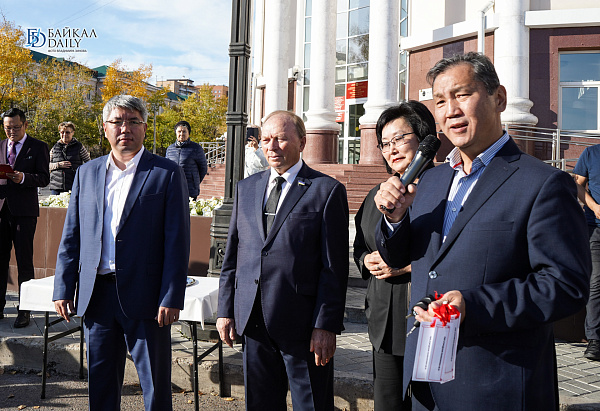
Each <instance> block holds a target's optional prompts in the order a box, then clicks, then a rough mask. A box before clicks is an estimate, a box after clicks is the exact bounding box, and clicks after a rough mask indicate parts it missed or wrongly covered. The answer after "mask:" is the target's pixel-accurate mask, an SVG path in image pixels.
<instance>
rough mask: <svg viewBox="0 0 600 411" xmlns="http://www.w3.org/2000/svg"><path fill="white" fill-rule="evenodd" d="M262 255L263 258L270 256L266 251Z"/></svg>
mask: <svg viewBox="0 0 600 411" xmlns="http://www.w3.org/2000/svg"><path fill="white" fill-rule="evenodd" d="M261 255H262V256H263V257H266V256H267V255H269V253H267V252H266V251H263V252H262V253H261Z"/></svg>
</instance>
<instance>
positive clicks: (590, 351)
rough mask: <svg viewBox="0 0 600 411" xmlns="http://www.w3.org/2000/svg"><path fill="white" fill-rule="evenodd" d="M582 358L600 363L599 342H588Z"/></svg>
mask: <svg viewBox="0 0 600 411" xmlns="http://www.w3.org/2000/svg"><path fill="white" fill-rule="evenodd" d="M583 356H584V357H585V358H587V359H588V360H594V361H600V340H590V341H589V342H588V346H587V348H586V349H585V353H583Z"/></svg>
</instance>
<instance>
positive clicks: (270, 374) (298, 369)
mask: <svg viewBox="0 0 600 411" xmlns="http://www.w3.org/2000/svg"><path fill="white" fill-rule="evenodd" d="M243 337H244V338H243V343H244V358H243V360H244V382H245V384H244V385H245V388H246V393H245V400H246V409H247V410H248V411H264V410H270V411H286V410H287V405H286V396H287V391H288V382H289V388H290V392H291V394H292V404H293V406H294V410H295V411H296V410H316V411H319V410H333V409H334V408H333V359H331V361H330V362H329V363H328V364H327V365H325V366H319V367H317V366H316V365H315V356H314V353H312V352H310V351H309V348H310V341H299V342H298V344H300V345H304V346H305V349H304V352H305V353H306V354H305V355H303V356H298V355H297V354H290V353H286V352H284V351H282V349H281V348H280V347H279V344H277V342H276V341H274V340H273V339H272V338H271V337H270V336H269V333H268V332H267V329H266V327H265V323H264V320H263V315H262V310H261V309H260V299H258V301H257V302H256V303H255V304H254V308H253V309H252V314H251V315H250V319H249V321H248V325H247V326H246V330H245V332H244V336H243ZM288 343H289V342H288Z"/></svg>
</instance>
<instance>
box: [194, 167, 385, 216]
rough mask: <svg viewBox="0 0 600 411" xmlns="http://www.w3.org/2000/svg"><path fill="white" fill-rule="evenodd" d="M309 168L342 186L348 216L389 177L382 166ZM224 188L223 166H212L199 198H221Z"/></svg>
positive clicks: (201, 187)
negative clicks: (345, 194) (329, 177)
mask: <svg viewBox="0 0 600 411" xmlns="http://www.w3.org/2000/svg"><path fill="white" fill-rule="evenodd" d="M311 167H312V168H314V169H315V170H318V171H320V172H322V173H325V174H327V175H329V176H331V177H333V178H335V179H336V180H338V181H339V182H341V183H342V184H344V186H345V187H346V191H347V193H348V207H349V209H350V214H356V212H357V211H358V209H359V208H360V205H361V204H362V202H363V200H364V198H365V197H366V195H367V194H368V193H369V191H370V190H371V188H373V187H374V186H375V185H377V184H379V183H381V182H382V181H385V180H387V179H388V178H389V176H390V175H389V174H388V173H387V172H386V170H385V166H384V165H363V164H316V165H311ZM224 187H225V164H215V165H212V166H210V167H209V168H208V173H207V174H206V177H204V180H203V181H202V184H200V197H202V198H210V197H223V194H224V190H225V188H224Z"/></svg>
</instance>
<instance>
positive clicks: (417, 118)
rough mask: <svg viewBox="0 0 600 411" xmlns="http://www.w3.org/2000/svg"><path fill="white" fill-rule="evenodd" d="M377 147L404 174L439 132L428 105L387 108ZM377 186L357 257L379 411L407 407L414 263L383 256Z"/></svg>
mask: <svg viewBox="0 0 600 411" xmlns="http://www.w3.org/2000/svg"><path fill="white" fill-rule="evenodd" d="M375 132H376V134H377V143H378V147H379V149H380V150H381V154H382V155H383V158H384V159H385V164H386V168H387V170H388V173H390V174H398V175H401V174H403V173H404V171H405V170H406V168H407V167H408V165H409V164H410V162H411V161H412V159H413V157H414V156H415V153H416V152H417V148H418V147H419V143H420V142H421V140H423V139H424V138H425V137H426V136H427V135H429V134H433V135H436V131H435V120H434V118H433V115H432V114H431V113H430V112H429V110H428V109H427V107H425V106H424V105H423V104H421V103H419V102H418V101H412V100H411V101H407V102H404V103H401V104H399V105H397V106H392V107H389V108H387V109H386V110H385V111H384V112H383V113H381V116H380V117H379V120H378V121H377V126H376V128H375ZM377 190H379V185H377V186H375V187H374V188H373V189H372V190H371V191H370V192H369V194H368V195H367V197H366V198H365V200H364V201H363V203H362V205H361V207H360V209H359V210H358V213H357V214H356V217H355V223H356V238H355V240H354V261H355V262H356V265H357V266H358V269H359V271H360V272H361V275H362V277H363V279H365V280H367V281H368V286H367V296H366V301H365V314H366V316H367V322H368V325H369V339H370V341H371V344H373V385H374V403H375V411H381V410H409V409H410V408H411V404H410V399H409V398H408V397H407V399H406V400H403V394H404V393H403V392H402V372H403V371H402V366H403V362H404V343H405V341H406V314H407V312H408V304H409V297H410V265H409V266H407V267H403V268H399V269H395V268H392V267H389V266H388V265H387V264H386V263H385V262H384V261H383V260H382V259H381V257H380V256H379V252H378V251H377V245H376V243H375V227H376V224H378V223H379V221H380V218H381V212H379V210H377V209H376V206H375V201H374V197H375V194H376V193H377Z"/></svg>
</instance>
